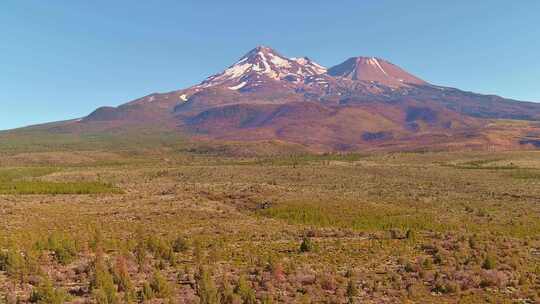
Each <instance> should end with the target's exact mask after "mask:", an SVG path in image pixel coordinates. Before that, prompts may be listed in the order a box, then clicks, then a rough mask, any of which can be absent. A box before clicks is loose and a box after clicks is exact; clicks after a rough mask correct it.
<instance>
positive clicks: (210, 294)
mask: <svg viewBox="0 0 540 304" xmlns="http://www.w3.org/2000/svg"><path fill="white" fill-rule="evenodd" d="M195 280H196V282H197V295H198V296H199V299H200V303H201V304H218V303H219V302H220V301H219V295H218V290H217V288H216V286H215V284H214V281H213V280H212V278H211V277H210V273H209V272H208V270H207V269H206V268H205V267H201V268H200V269H199V272H198V273H197V275H196V277H195Z"/></svg>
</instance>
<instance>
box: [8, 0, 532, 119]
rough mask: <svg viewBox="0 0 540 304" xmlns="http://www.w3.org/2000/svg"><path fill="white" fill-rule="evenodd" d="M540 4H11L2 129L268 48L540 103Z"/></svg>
mask: <svg viewBox="0 0 540 304" xmlns="http://www.w3.org/2000/svg"><path fill="white" fill-rule="evenodd" d="M539 14H540V1H537V0H522V1H507V0H506V1H500V0H475V1H471V0H467V1H465V0H459V1H434V0H418V1H403V0H395V1H389V0H376V1H375V0H371V1H368V0H342V1H338V0H336V1H317V0H309V1H307V0H305V1H300V0H294V1H293V0H287V1H281V0H272V1H243V0H230V1H223V0H215V1H204V0H197V1H194V0H182V1H180V0H176V1H173V0H171V1H167V0H160V1H123V0H115V1H111V0H93V1H73V0H65V1H60V0H56V1H55V0H50V1H41V0H2V1H1V3H0V38H1V42H0V103H1V105H2V111H1V112H0V129H7V128H14V127H19V126H24V125H29V124H34V123H40V122H47V121H55V120H62V119H68V118H75V117H80V116H84V115H86V114H88V113H89V112H91V111H92V110H93V109H95V108H96V107H99V106H103V105H119V104H121V103H124V102H127V101H129V100H132V99H135V98H137V97H141V96H144V95H146V94H149V93H152V92H166V91H171V90H175V89H180V88H184V87H187V86H190V85H193V84H195V83H198V82H199V81H201V80H202V79H204V78H205V77H206V76H209V75H210V74H213V73H215V72H218V71H220V70H222V69H224V68H225V67H227V66H228V65H230V64H232V63H234V61H235V60H237V59H238V58H239V57H240V56H242V55H243V54H244V53H245V52H247V51H248V50H250V49H251V48H253V47H255V46H256V45H259V44H264V45H268V46H271V47H273V48H275V49H276V50H278V51H279V52H281V53H282V54H284V55H286V56H291V57H292V56H304V55H306V56H309V57H311V58H313V59H315V60H316V61H318V62H319V63H321V64H323V65H326V66H332V65H334V64H338V63H340V62H341V61H343V60H345V59H346V58H348V57H352V56H359V55H366V56H378V57H382V58H386V59H388V60H390V61H392V62H394V63H395V64H398V65H400V66H402V67H404V68H405V69H407V70H409V71H410V72H412V73H413V74H416V75H418V76H420V77H422V78H423V79H425V80H428V81H429V82H432V83H435V84H440V85H447V86H453V87H458V88H461V89H465V90H472V91H476V92H481V93H494V94H499V95H502V96H505V97H511V98H516V99H522V100H530V101H540V63H539V62H540V19H539Z"/></svg>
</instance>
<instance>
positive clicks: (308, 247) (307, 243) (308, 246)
mask: <svg viewBox="0 0 540 304" xmlns="http://www.w3.org/2000/svg"><path fill="white" fill-rule="evenodd" d="M310 251H313V243H312V241H311V239H310V238H308V237H304V238H303V239H302V243H301V244H300V252H310Z"/></svg>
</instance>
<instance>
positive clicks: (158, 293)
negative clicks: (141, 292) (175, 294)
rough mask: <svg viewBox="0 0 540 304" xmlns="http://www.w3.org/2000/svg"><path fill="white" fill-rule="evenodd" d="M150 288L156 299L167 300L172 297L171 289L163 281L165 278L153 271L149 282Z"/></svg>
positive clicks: (165, 281) (166, 282) (165, 280)
mask: <svg viewBox="0 0 540 304" xmlns="http://www.w3.org/2000/svg"><path fill="white" fill-rule="evenodd" d="M150 287H151V288H152V291H153V294H154V296H155V297H156V298H167V297H169V296H171V295H172V287H171V285H170V284H169V282H168V281H167V279H165V277H164V276H163V275H162V274H161V273H160V272H159V271H157V270H156V271H154V275H153V276H152V280H151V281H150Z"/></svg>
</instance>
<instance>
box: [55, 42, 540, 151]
mask: <svg viewBox="0 0 540 304" xmlns="http://www.w3.org/2000/svg"><path fill="white" fill-rule="evenodd" d="M502 119H505V120H502ZM506 120H525V121H526V122H520V123H517V122H516V123H510V122H508V121H506ZM134 126H136V127H137V128H144V127H145V126H152V127H153V128H155V129H158V130H159V129H160V130H176V131H177V132H183V133H185V134H188V135H190V136H193V137H194V138H201V139H219V140H234V141H247V140H249V141H258V140H275V139H277V140H283V141H287V142H291V143H298V144H303V145H306V146H308V147H312V148H314V149H316V150H322V151H336V150H340V151H341V150H370V149H383V150H415V149H434V150H435V149H523V148H534V147H538V146H540V131H539V130H540V104H537V103H531V102H521V101H514V100H509V99H505V98H502V97H498V96H493V95H481V94H476V93H471V92H465V91H461V90H459V89H454V88H447V87H442V86H437V85H433V84H430V83H428V82H426V81H424V80H422V79H420V78H419V77H416V76H414V75H412V74H410V73H408V72H406V71H405V70H403V69H401V68H400V67H398V66H396V65H394V64H392V63H390V62H388V61H386V60H384V59H380V58H375V57H352V58H350V59H347V60H346V61H345V62H343V63H341V64H338V65H336V66H334V67H331V68H329V69H327V68H325V67H323V66H321V65H320V64H318V63H316V62H315V61H313V60H311V59H309V58H307V57H301V58H287V57H285V56H283V55H281V54H279V53H278V52H276V51H275V50H273V49H271V48H269V47H264V46H259V47H257V48H255V49H253V50H251V51H249V52H248V53H247V54H246V55H244V56H242V57H241V58H240V59H239V60H238V61H237V62H236V63H235V64H233V65H231V66H230V67H228V68H227V69H225V70H224V71H223V72H221V73H218V74H215V75H212V76H210V77H208V78H207V79H205V80H204V81H202V82H201V83H200V84H198V85H195V86H192V87H189V88H186V89H182V90H178V91H173V92H169V93H163V94H158V93H155V94H151V95H148V96H145V97H142V98H140V99H137V100H134V101H131V102H129V103H126V104H124V105H121V106H119V107H102V108H99V109H97V110H96V111H94V112H93V113H91V114H90V115H88V116H87V117H84V118H82V119H79V120H76V121H68V122H65V123H61V124H54V125H51V126H48V127H49V128H50V129H51V131H61V132H85V131H88V130H92V131H94V132H95V131H101V130H108V129H112V128H131V127H134ZM44 128H47V126H44Z"/></svg>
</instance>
